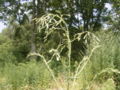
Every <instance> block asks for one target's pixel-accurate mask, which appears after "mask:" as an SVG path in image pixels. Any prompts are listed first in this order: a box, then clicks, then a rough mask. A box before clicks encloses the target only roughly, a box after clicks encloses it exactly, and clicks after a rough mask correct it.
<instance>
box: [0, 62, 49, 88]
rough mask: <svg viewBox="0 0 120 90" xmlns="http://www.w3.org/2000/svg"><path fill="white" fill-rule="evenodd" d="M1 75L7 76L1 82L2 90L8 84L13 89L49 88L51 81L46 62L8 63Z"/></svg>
mask: <svg viewBox="0 0 120 90" xmlns="http://www.w3.org/2000/svg"><path fill="white" fill-rule="evenodd" d="M0 75H2V77H1V78H0V79H2V78H5V81H4V82H2V83H0V89H2V90H6V87H7V86H10V88H11V89H12V90H23V89H25V88H26V89H29V88H31V89H32V90H33V89H45V88H48V86H49V84H50V81H51V77H50V74H49V72H48V70H47V69H46V68H45V66H44V64H43V63H41V62H39V63H37V62H33V61H31V62H28V63H19V64H18V65H14V64H12V63H9V64H6V66H5V67H4V71H3V72H0ZM27 86H28V87H27ZM11 89H9V90H11Z"/></svg>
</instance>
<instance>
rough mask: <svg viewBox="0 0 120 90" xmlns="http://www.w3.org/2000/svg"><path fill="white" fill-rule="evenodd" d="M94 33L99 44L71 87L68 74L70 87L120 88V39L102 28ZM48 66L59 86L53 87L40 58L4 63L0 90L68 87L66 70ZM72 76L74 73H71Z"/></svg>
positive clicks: (89, 89) (76, 89)
mask: <svg viewBox="0 0 120 90" xmlns="http://www.w3.org/2000/svg"><path fill="white" fill-rule="evenodd" d="M96 35H97V36H98V38H99V39H100V42H99V44H100V47H99V48H97V50H95V51H94V52H93V54H92V56H91V57H90V58H89V61H88V63H87V64H86V66H85V67H84V68H83V70H82V71H81V72H80V73H79V74H78V76H77V77H76V81H75V87H74V88H72V84H73V77H71V79H70V81H69V85H70V86H69V90H120V77H119V73H120V72H119V70H120V66H119V65H120V55H119V54H120V46H119V41H118V40H119V39H118V37H116V36H114V35H113V33H111V32H105V31H103V32H99V33H96ZM61 61H64V59H63V60H61ZM56 62H59V61H56ZM56 62H55V63H56ZM53 63H54V62H53ZM1 64H2V63H1ZM77 65H78V64H77ZM51 66H52V68H51V69H53V71H54V73H55V77H56V81H57V83H58V84H59V85H60V87H57V86H56V84H55V82H54V81H53V80H52V77H51V73H50V72H49V70H48V69H47V68H46V65H45V64H44V63H43V62H41V61H39V62H36V61H29V62H26V63H17V64H16V63H12V62H5V64H4V66H3V65H1V68H0V90H67V84H68V81H67V78H68V77H67V75H68V73H67V74H66V72H65V71H66V70H64V69H65V68H64V67H63V66H62V65H52V64H51V65H50V67H51ZM62 69H63V70H62ZM71 76H74V72H72V73H71ZM61 88H62V89H61Z"/></svg>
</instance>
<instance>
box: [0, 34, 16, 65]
mask: <svg viewBox="0 0 120 90" xmlns="http://www.w3.org/2000/svg"><path fill="white" fill-rule="evenodd" d="M13 49H14V48H13V44H12V41H11V40H10V39H8V37H6V36H3V35H1V34H0V64H1V65H5V63H8V62H15V60H16V57H15V55H14V54H13Z"/></svg>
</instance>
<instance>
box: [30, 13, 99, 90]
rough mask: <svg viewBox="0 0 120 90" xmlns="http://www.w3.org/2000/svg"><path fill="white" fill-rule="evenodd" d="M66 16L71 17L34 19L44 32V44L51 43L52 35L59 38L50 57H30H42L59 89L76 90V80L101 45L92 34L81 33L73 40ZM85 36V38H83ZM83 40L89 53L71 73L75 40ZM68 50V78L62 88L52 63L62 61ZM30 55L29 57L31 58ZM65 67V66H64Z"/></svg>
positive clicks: (59, 16) (43, 55)
mask: <svg viewBox="0 0 120 90" xmlns="http://www.w3.org/2000/svg"><path fill="white" fill-rule="evenodd" d="M64 16H67V17H69V15H63V14H60V13H59V14H51V13H49V14H46V15H43V16H42V17H40V18H36V19H34V20H35V21H36V23H37V25H38V31H39V33H43V32H44V37H43V40H44V43H47V41H50V38H51V37H52V35H54V34H56V33H57V37H56V38H59V40H58V43H57V44H56V47H51V48H50V49H49V50H47V53H49V54H50V55H49V57H48V55H47V54H45V53H42V52H41V51H40V53H39V52H38V53H31V54H30V55H36V56H39V57H41V59H42V60H43V62H44V63H45V65H46V67H47V69H48V70H49V72H50V73H51V76H52V77H53V80H54V81H55V83H56V85H57V87H58V88H63V89H64V90H73V89H75V83H76V79H77V78H78V76H79V75H80V73H81V72H82V71H83V70H84V69H85V67H86V66H87V64H88V62H90V58H91V56H92V55H93V52H94V51H95V50H96V49H97V48H99V47H100V45H99V39H98V38H97V37H96V36H95V35H94V34H93V33H91V32H87V31H85V32H81V33H76V34H74V36H73V38H71V37H70V32H69V28H68V24H67V23H66V21H65V19H64ZM83 34H84V37H82V36H83ZM81 38H83V39H84V43H85V44H86V45H87V48H88V49H89V50H88V51H89V52H88V53H86V55H85V56H84V57H83V59H82V60H81V61H80V62H79V63H78V65H77V66H76V67H75V72H72V71H71V68H72V66H71V52H72V44H73V42H74V41H75V40H78V41H80V40H81ZM89 47H90V48H89ZM65 48H67V57H66V58H67V61H65V62H66V66H67V67H66V70H67V76H66V79H67V80H66V83H67V85H66V87H61V86H60V84H59V83H58V81H57V77H56V76H55V73H54V70H53V69H52V68H51V66H50V63H51V62H53V60H54V58H56V60H57V61H60V60H62V56H61V53H62V51H63V50H64V49H65ZM30 55H29V56H30ZM63 66H64V65H63Z"/></svg>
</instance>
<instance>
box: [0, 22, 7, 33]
mask: <svg viewBox="0 0 120 90" xmlns="http://www.w3.org/2000/svg"><path fill="white" fill-rule="evenodd" d="M5 27H6V26H5V25H4V23H2V22H1V21H0V32H2V30H3V29H4V28H5Z"/></svg>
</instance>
